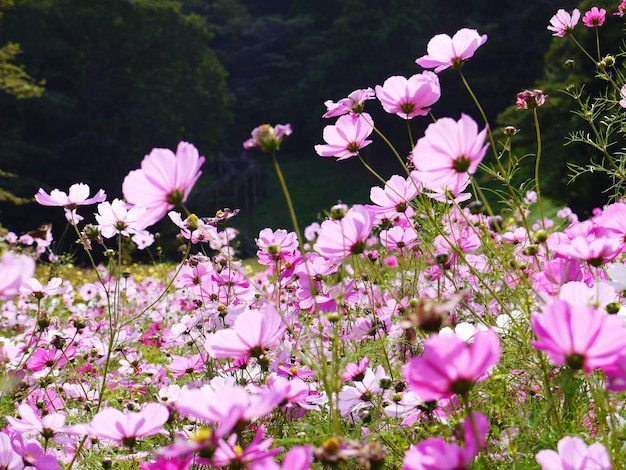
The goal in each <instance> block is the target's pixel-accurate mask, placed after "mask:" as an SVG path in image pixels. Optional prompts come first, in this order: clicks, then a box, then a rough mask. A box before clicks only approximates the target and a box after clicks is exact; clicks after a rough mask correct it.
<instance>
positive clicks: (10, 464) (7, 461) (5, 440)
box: [0, 432, 24, 470]
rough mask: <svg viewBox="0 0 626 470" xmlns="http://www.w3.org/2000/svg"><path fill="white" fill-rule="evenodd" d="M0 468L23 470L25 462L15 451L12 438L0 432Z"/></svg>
mask: <svg viewBox="0 0 626 470" xmlns="http://www.w3.org/2000/svg"><path fill="white" fill-rule="evenodd" d="M0 468H3V469H6V470H22V469H23V468H24V461H23V460H22V457H21V456H20V455H19V454H18V453H17V452H15V450H13V446H12V445H11V438H10V437H9V436H8V435H7V434H5V433H3V432H0Z"/></svg>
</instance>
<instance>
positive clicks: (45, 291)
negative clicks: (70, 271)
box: [20, 277, 72, 299]
mask: <svg viewBox="0 0 626 470" xmlns="http://www.w3.org/2000/svg"><path fill="white" fill-rule="evenodd" d="M71 291H72V286H71V285H69V284H67V285H63V280H62V279H61V278H60V277H53V278H52V279H50V280H49V281H48V283H47V284H46V285H45V286H44V285H42V284H41V282H39V281H38V280H37V279H35V278H32V279H29V280H27V281H25V282H24V284H22V287H20V292H23V293H25V294H28V295H32V296H33V297H35V298H36V299H43V298H44V297H46V296H48V295H62V294H67V293H68V292H71Z"/></svg>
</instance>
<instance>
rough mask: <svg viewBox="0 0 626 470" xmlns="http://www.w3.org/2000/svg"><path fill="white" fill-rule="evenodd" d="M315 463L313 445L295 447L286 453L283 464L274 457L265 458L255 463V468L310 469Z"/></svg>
mask: <svg viewBox="0 0 626 470" xmlns="http://www.w3.org/2000/svg"><path fill="white" fill-rule="evenodd" d="M312 463H313V449H312V447H311V446H302V447H294V448H292V449H291V450H290V451H289V452H287V453H286V454H285V458H283V462H282V465H280V466H279V465H278V464H277V463H276V462H275V461H274V459H263V460H261V461H259V462H256V463H255V464H254V470H308V469H309V468H311V464H312Z"/></svg>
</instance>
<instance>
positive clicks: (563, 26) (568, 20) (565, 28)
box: [548, 8, 580, 38]
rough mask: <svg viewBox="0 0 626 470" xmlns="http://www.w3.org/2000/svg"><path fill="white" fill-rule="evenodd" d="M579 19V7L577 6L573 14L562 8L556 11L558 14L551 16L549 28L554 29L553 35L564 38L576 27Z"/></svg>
mask: <svg viewBox="0 0 626 470" xmlns="http://www.w3.org/2000/svg"><path fill="white" fill-rule="evenodd" d="M579 19H580V11H579V10H578V8H575V9H574V11H572V14H571V15H570V14H569V13H568V12H566V11H565V10H563V9H562V8H561V9H560V10H559V11H557V12H556V15H554V16H553V17H552V18H550V26H548V29H549V30H550V31H554V34H552V36H558V37H560V38H562V37H564V36H565V35H567V34H569V33H570V32H571V31H572V30H573V29H574V26H576V24H578V20H579Z"/></svg>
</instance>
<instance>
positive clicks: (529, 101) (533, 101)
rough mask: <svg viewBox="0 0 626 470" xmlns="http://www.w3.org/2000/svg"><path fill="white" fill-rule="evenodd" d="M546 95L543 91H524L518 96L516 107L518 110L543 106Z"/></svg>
mask: <svg viewBox="0 0 626 470" xmlns="http://www.w3.org/2000/svg"><path fill="white" fill-rule="evenodd" d="M545 102H546V95H544V93H543V91H542V90H532V91H531V90H524V91H522V92H519V93H518V94H517V98H516V100H515V105H516V106H517V108H518V109H533V108H538V107H539V106H543V104H544V103H545Z"/></svg>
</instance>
